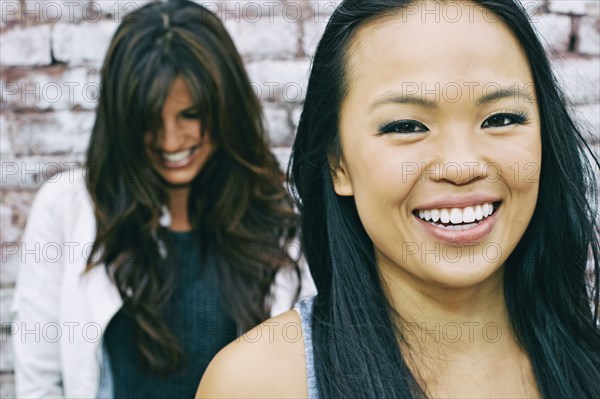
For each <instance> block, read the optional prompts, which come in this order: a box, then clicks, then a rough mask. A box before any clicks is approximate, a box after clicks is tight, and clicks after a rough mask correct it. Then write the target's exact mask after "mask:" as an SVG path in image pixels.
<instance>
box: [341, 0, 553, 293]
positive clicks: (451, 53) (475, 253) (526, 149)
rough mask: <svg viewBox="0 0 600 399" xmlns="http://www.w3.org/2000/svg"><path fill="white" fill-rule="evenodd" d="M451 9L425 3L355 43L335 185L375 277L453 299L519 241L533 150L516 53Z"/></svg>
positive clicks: (536, 163) (535, 118)
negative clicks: (353, 217)
mask: <svg viewBox="0 0 600 399" xmlns="http://www.w3.org/2000/svg"><path fill="white" fill-rule="evenodd" d="M436 7H437V9H438V12H437V15H436V14H435V13H433V12H431V10H433V9H436ZM456 7H457V9H460V10H461V14H462V17H460V18H459V19H458V20H456V18H453V21H450V20H448V18H444V14H443V13H441V8H442V6H441V5H439V4H438V5H436V3H429V2H428V3H420V6H417V8H418V9H419V12H412V13H410V15H409V13H408V12H407V13H405V14H399V15H397V16H394V17H390V18H387V19H384V20H379V21H374V22H372V23H370V24H367V25H365V26H364V27H362V28H361V29H359V30H358V31H357V33H356V35H355V37H354V38H353V40H352V43H351V45H350V48H349V51H348V61H349V64H348V68H347V73H348V78H349V80H348V93H347V96H346V97H345V99H344V101H343V103H342V106H341V109H340V125H339V131H340V143H341V149H342V159H341V163H340V167H339V168H338V169H337V172H336V173H337V175H336V176H334V185H335V190H336V193H337V194H338V195H342V196H354V199H355V202H356V207H357V209H358V213H359V215H360V218H361V221H362V223H363V225H364V227H365V229H366V231H367V233H368V234H369V236H370V238H371V240H372V241H373V244H374V249H375V254H376V259H377V263H378V266H379V267H380V269H381V268H383V269H385V270H386V271H389V270H393V272H394V273H397V272H399V273H401V274H402V275H404V276H408V277H409V278H410V279H411V281H415V279H416V281H422V282H423V281H424V282H426V283H427V284H430V285H431V284H434V285H435V286H440V287H456V288H458V287H467V286H473V285H475V284H478V283H481V282H483V281H485V280H486V279H488V278H489V277H490V276H492V275H494V273H495V272H497V271H498V270H499V269H500V267H501V266H502V264H503V263H504V261H505V260H506V258H507V257H508V255H509V254H510V253H511V252H512V250H513V249H514V247H515V246H516V244H517V242H518V241H519V239H520V238H521V237H522V235H523V233H524V232H525V229H526V227H527V225H528V223H529V221H530V219H531V216H532V214H533V211H534V208H535V204H536V200H537V193H538V185H539V183H538V181H539V174H540V162H541V138H540V121H539V115H538V108H537V102H536V100H535V93H534V90H533V78H532V76H531V73H530V69H529V64H528V61H527V59H526V56H525V54H524V53H523V51H522V50H521V48H520V46H519V43H518V41H517V40H516V39H515V37H513V35H512V34H511V33H510V31H509V30H508V28H507V27H506V26H505V25H504V24H503V23H502V22H500V20H498V19H497V18H495V17H494V16H493V15H492V14H491V13H489V12H486V11H483V10H482V9H480V8H478V7H474V6H472V5H471V6H470V7H469V3H464V2H457V3H456ZM426 10H430V12H429V13H427V11H426ZM440 14H441V15H440ZM452 15H453V16H454V15H455V14H452ZM436 19H437V20H436Z"/></svg>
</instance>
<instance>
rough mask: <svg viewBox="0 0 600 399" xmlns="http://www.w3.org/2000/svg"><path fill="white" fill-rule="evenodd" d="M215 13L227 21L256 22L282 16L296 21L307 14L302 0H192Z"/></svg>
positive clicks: (227, 22) (307, 11)
mask: <svg viewBox="0 0 600 399" xmlns="http://www.w3.org/2000/svg"><path fill="white" fill-rule="evenodd" d="M194 2H195V3H198V4H200V5H203V6H204V7H206V8H207V9H209V10H210V11H212V12H213V13H215V14H216V15H217V16H218V17H219V18H220V19H221V21H223V22H224V23H226V24H229V23H257V22H258V21H259V20H266V21H269V22H273V20H274V19H276V18H283V19H285V20H286V21H287V22H292V23H298V22H300V21H301V20H302V19H303V18H304V17H305V16H307V15H308V13H309V10H307V9H306V6H305V4H304V0H301V1H281V0H278V1H277V0H275V1H274V0H264V1H246V0H237V1H234V0H224V1H202V0H194Z"/></svg>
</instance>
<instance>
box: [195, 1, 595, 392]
mask: <svg viewBox="0 0 600 399" xmlns="http://www.w3.org/2000/svg"><path fill="white" fill-rule="evenodd" d="M448 4H452V5H453V6H454V7H455V9H456V10H457V13H458V14H457V15H458V16H459V17H457V18H454V19H452V20H450V19H448V18H439V14H440V13H441V9H442V8H443V7H446V6H447V5H448ZM436 10H437V12H436ZM324 93H327V95H324ZM588 149H589V148H588V147H586V144H585V141H584V140H583V138H582V136H581V134H580V133H579V131H578V130H577V129H576V128H575V126H574V124H573V122H572V120H571V119H570V117H569V116H568V113H567V111H566V107H565V101H564V100H563V97H562V95H561V94H560V91H559V89H558V88H557V86H556V84H555V82H554V79H553V77H552V73H551V70H550V67H549V63H548V59H547V58H546V55H545V53H544V50H543V48H542V46H541V45H540V42H539V41H538V39H537V38H536V36H535V33H534V31H533V29H532V27H531V25H530V22H529V21H528V19H527V15H526V13H525V12H524V10H523V9H522V8H521V6H520V4H519V3H518V2H516V1H511V0H479V1H453V2H438V1H398V0H377V1H374V0H373V1H371V0H346V1H344V2H342V4H341V5H340V6H339V8H338V9H337V10H336V11H335V12H334V14H333V15H332V17H331V19H330V20H329V23H328V25H327V28H326V30H325V33H324V35H323V37H322V39H321V41H320V43H319V46H318V49H317V52H316V55H315V58H314V61H313V67H312V71H311V76H310V80H309V85H308V91H307V95H306V100H305V105H304V109H303V112H302V115H301V118H300V124H299V127H298V132H297V136H296V140H295V143H294V148H293V154H292V166H291V169H290V173H291V175H290V177H291V179H292V181H293V182H294V184H295V186H296V190H297V191H296V197H297V198H296V199H297V202H298V206H299V209H300V211H301V222H302V223H301V226H302V233H303V237H302V239H303V244H304V248H305V253H306V256H307V260H308V262H309V266H310V269H311V273H312V275H313V278H314V279H315V282H316V285H317V289H318V292H319V293H318V295H317V296H316V297H314V298H312V299H308V300H303V301H300V302H299V303H298V305H297V306H296V309H295V311H290V312H287V313H285V314H283V315H281V316H279V317H277V318H275V319H273V320H270V321H268V322H266V323H265V324H263V325H261V326H259V327H257V329H256V330H255V331H254V332H250V333H248V335H247V339H246V340H239V341H237V342H235V343H232V344H230V345H229V346H228V347H226V348H225V349H224V350H223V351H222V352H221V353H220V354H219V355H217V357H216V358H215V359H214V360H213V362H212V363H211V365H210V366H209V368H208V369H207V372H206V374H205V375H204V377H203V380H202V383H201V385H200V387H199V391H198V397H207V398H208V397H307V396H308V397H309V398H317V397H321V398H350V397H360V398H409V397H414V398H424V397H431V398H438V397H443V398H491V397H496V398H508V397H511V398H517V397H518V398H533V397H546V398H567V397H572V398H593V397H599V396H600V331H599V329H598V306H599V304H600V302H599V289H598V288H599V286H598V284H599V282H600V281H599V280H600V272H599V256H600V246H599V242H598V233H599V231H598V224H597V223H598V215H597V209H596V204H597V202H596V201H597V193H596V191H595V190H596V188H597V182H596V180H595V177H594V174H593V168H594V167H600V164H599V163H598V160H597V158H595V156H594V154H593V153H591V152H589V151H588ZM585 155H589V158H587V157H586V156H585ZM588 159H590V160H593V162H594V165H591V164H589V163H588ZM290 323H291V324H297V325H301V326H302V333H303V336H302V339H301V340H297V339H294V336H290V333H289V329H288V328H287V327H286V326H289V325H290ZM267 327H269V328H270V330H269V331H270V332H271V333H270V334H269V335H268V339H267V337H266V336H265V334H264V333H263V335H262V336H263V337H264V338H263V339H262V340H259V341H258V342H256V340H255V339H252V337H255V336H256V333H257V332H260V331H265V329H266V328H267ZM263 359H264V360H263ZM238 378H239V379H238ZM231 380H234V381H240V383H239V384H236V385H232V384H228V383H227V381H231Z"/></svg>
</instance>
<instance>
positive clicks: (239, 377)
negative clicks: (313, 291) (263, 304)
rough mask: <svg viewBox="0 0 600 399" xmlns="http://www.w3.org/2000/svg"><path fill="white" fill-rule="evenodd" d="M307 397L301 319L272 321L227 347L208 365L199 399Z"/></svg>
mask: <svg viewBox="0 0 600 399" xmlns="http://www.w3.org/2000/svg"><path fill="white" fill-rule="evenodd" d="M225 397H227V398H256V397H261V398H285V397H294V398H297V397H307V387H306V361H305V355H304V340H303V338H302V327H301V320H300V317H299V315H298V313H297V312H296V311H295V310H290V311H288V312H285V313H283V314H281V315H279V316H277V317H274V318H272V319H269V320H267V321H265V322H264V323H262V324H260V325H258V326H257V327H256V328H254V329H252V330H250V331H249V332H247V333H246V334H244V335H243V336H242V337H240V338H238V339H237V340H236V341H234V342H232V343H231V344H229V345H228V346H226V347H225V348H224V349H223V350H221V352H219V353H218V354H217V356H216V357H215V358H214V359H213V361H212V362H211V363H210V365H209V366H208V368H207V370H206V372H205V374H204V376H203V377H202V381H201V383H200V387H199V388H198V392H197V394H196V398H225Z"/></svg>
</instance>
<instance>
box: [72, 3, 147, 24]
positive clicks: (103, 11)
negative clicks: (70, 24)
mask: <svg viewBox="0 0 600 399" xmlns="http://www.w3.org/2000/svg"><path fill="white" fill-rule="evenodd" d="M148 3H149V1H148V0H95V1H94V0H92V1H90V2H89V5H88V7H87V9H86V10H84V18H86V19H87V20H88V21H98V20H100V19H110V20H112V21H113V22H115V23H120V22H121V21H123V18H125V16H127V15H128V14H130V13H132V12H134V11H137V10H139V9H140V8H141V7H143V6H144V5H146V4H148Z"/></svg>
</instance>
